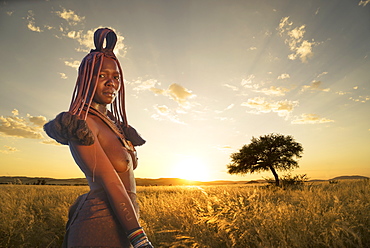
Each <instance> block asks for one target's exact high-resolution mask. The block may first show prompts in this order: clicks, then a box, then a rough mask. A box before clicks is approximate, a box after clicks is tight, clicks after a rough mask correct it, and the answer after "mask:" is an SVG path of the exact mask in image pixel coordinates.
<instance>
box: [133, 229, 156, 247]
mask: <svg viewBox="0 0 370 248" xmlns="http://www.w3.org/2000/svg"><path fill="white" fill-rule="evenodd" d="M127 237H128V239H129V240H130V243H131V244H132V246H133V247H134V248H139V247H153V246H152V244H151V243H150V241H149V240H148V237H147V236H146V234H145V232H144V230H143V228H142V227H138V228H135V229H133V230H131V231H130V232H129V234H128V235H127Z"/></svg>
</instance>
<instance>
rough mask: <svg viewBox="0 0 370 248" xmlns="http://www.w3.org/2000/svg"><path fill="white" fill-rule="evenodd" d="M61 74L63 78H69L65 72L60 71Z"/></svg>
mask: <svg viewBox="0 0 370 248" xmlns="http://www.w3.org/2000/svg"><path fill="white" fill-rule="evenodd" d="M59 75H60V77H61V78H62V79H67V78H68V77H67V75H66V74H65V73H63V72H59Z"/></svg>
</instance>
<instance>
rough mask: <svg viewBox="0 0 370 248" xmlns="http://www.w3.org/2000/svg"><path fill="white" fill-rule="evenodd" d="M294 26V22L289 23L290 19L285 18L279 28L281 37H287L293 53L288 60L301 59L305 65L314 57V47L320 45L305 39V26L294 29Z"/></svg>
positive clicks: (286, 40) (286, 39)
mask: <svg viewBox="0 0 370 248" xmlns="http://www.w3.org/2000/svg"><path fill="white" fill-rule="evenodd" d="M292 26H293V22H290V21H289V17H283V18H282V19H281V20H280V23H279V26H278V28H277V30H278V31H279V34H280V36H282V37H285V44H287V45H288V46H289V49H290V50H291V51H292V52H293V53H292V54H289V55H288V58H289V59H291V60H295V59H297V58H300V59H301V61H302V62H303V63H304V62H307V59H308V58H310V57H312V56H313V52H312V49H313V47H314V46H316V45H318V44H319V43H318V42H314V41H313V40H312V41H308V40H305V39H304V35H305V33H306V30H305V28H306V26H305V25H301V26H300V27H295V28H293V29H292Z"/></svg>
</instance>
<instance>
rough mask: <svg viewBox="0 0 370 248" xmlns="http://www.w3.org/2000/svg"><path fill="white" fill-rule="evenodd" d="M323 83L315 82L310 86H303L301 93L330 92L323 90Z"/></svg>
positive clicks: (328, 89)
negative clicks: (308, 91)
mask: <svg viewBox="0 0 370 248" xmlns="http://www.w3.org/2000/svg"><path fill="white" fill-rule="evenodd" d="M321 84H322V82H321V81H313V82H312V83H311V84H310V85H303V86H302V90H301V91H307V90H310V91H315V90H316V91H324V92H329V91H330V88H321Z"/></svg>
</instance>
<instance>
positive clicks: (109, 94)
mask: <svg viewBox="0 0 370 248" xmlns="http://www.w3.org/2000/svg"><path fill="white" fill-rule="evenodd" d="M103 95H105V96H109V97H115V96H116V93H115V92H103Z"/></svg>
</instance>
